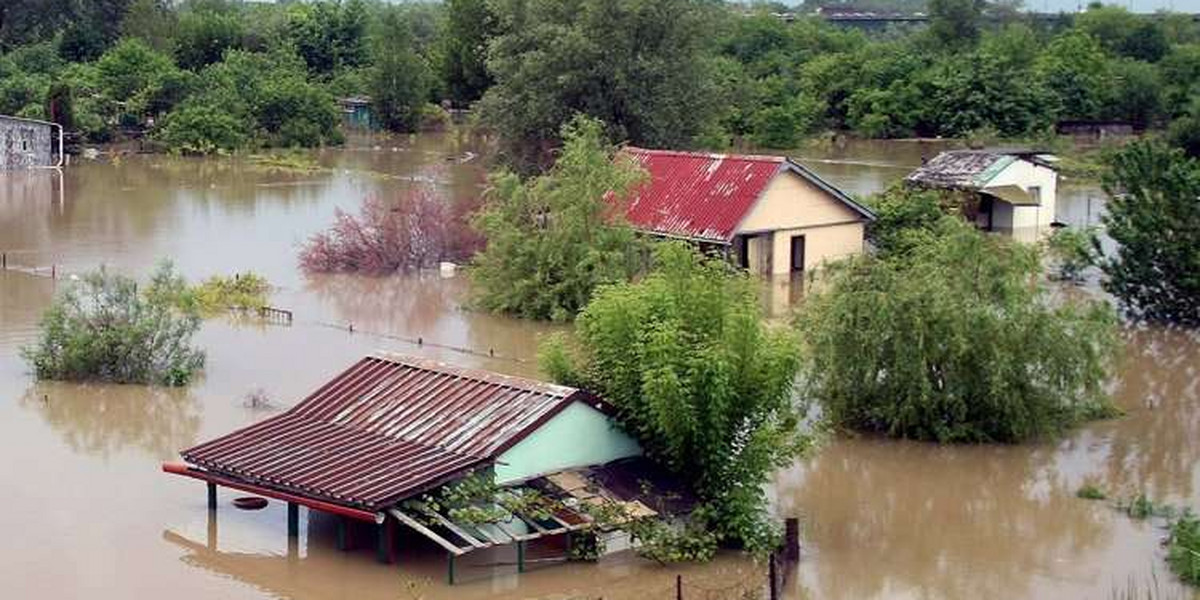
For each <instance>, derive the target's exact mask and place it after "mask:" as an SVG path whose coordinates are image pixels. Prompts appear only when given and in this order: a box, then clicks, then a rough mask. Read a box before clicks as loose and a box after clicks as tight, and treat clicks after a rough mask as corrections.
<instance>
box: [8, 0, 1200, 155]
mask: <svg viewBox="0 0 1200 600" xmlns="http://www.w3.org/2000/svg"><path fill="white" fill-rule="evenodd" d="M807 4H812V5H813V6H806V8H809V9H811V8H814V7H815V4H819V3H807ZM1010 4H1011V3H1005V2H983V1H981V0H934V1H931V2H928V3H927V9H926V10H927V12H928V13H929V14H930V15H931V21H930V23H929V25H928V26H923V27H909V28H904V29H894V30H888V31H883V32H873V33H867V32H863V31H859V30H854V29H844V28H839V27H837V26H834V25H830V24H828V23H825V22H823V21H821V20H819V18H817V17H806V16H803V15H802V16H801V18H799V19H798V20H797V21H795V22H792V23H787V22H784V21H782V20H780V19H778V18H776V17H774V16H772V15H770V14H769V13H767V12H766V10H765V8H767V7H764V9H762V10H751V9H747V8H745V7H740V6H732V5H728V4H725V3H721V2H715V1H713V0H667V1H659V0H655V1H650V0H630V1H628V2H618V3H596V2H584V1H583V0H512V1H503V2H502V1H497V0H490V1H489V0H453V1H450V2H446V3H403V4H390V3H385V2H381V1H380V0H317V1H314V2H292V3H275V4H272V3H242V2H232V1H229V0H185V1H183V2H180V3H170V2H166V1H164V0H103V1H98V2H87V3H77V2H70V1H68V0H11V1H10V2H6V3H4V8H3V9H2V10H3V12H0V52H3V56H2V57H0V114H19V115H23V116H29V117H50V118H53V119H55V120H58V121H60V122H63V123H64V124H66V125H68V126H69V127H71V128H74V129H78V130H79V131H81V132H83V133H85V134H86V135H87V137H88V138H89V139H91V140H94V141H103V140H106V139H110V138H112V137H114V136H116V135H119V134H121V133H123V132H125V131H126V130H127V129H130V128H133V129H137V128H142V127H146V126H149V125H151V124H153V126H152V127H150V129H151V131H152V132H153V135H154V136H155V137H157V138H158V139H160V140H161V141H162V142H164V143H165V144H166V145H167V146H168V147H170V148H173V149H175V150H178V151H185V152H212V151H226V150H233V149H238V148H244V147H248V146H264V145H281V146H291V145H301V146H311V145H319V144H328V143H336V142H337V141H338V140H339V136H338V133H337V131H336V129H335V127H334V125H336V122H337V115H338V113H337V110H336V109H335V105H334V98H335V97H338V96H348V95H369V96H371V97H372V98H373V99H374V101H375V107H374V108H375V116H376V118H377V122H378V123H379V124H382V125H383V126H385V127H387V128H389V129H394V130H397V131H413V130H415V129H417V128H420V127H422V126H423V124H425V123H428V122H431V121H432V122H434V123H436V122H438V121H440V119H441V117H439V116H438V110H439V109H438V108H437V107H436V103H438V102H441V101H443V100H444V101H448V102H449V103H450V104H452V105H455V106H458V107H467V106H471V105H472V103H475V102H477V101H481V103H480V104H479V107H480V108H481V110H480V111H479V113H480V121H479V123H480V125H482V126H483V127H485V128H486V129H488V130H490V131H493V132H494V133H495V134H496V137H497V139H498V141H499V142H500V146H501V149H502V150H504V156H505V157H506V158H507V159H508V161H509V163H510V164H511V165H513V166H515V167H517V168H519V169H521V170H522V171H525V170H528V169H529V168H530V167H533V166H545V165H546V164H548V163H549V162H550V161H549V157H550V156H551V152H550V151H551V150H552V149H553V148H555V147H557V145H558V144H559V143H560V142H561V138H560V131H561V127H562V126H563V125H564V124H565V123H566V122H567V121H569V120H570V119H571V118H572V116H573V115H574V114H576V113H583V114H586V115H589V116H592V117H595V118H598V119H600V120H602V121H603V122H604V123H605V128H606V134H607V135H608V137H609V139H610V141H614V142H616V141H626V140H627V141H631V142H633V143H636V144H643V145H649V146H672V147H709V148H720V147H724V146H728V145H730V144H734V143H739V144H750V145H754V146H760V147H762V146H766V147H777V148H791V147H795V146H796V145H797V144H799V143H800V142H801V141H802V140H803V138H804V137H805V136H809V135H813V134H816V133H818V132H821V131H828V130H833V131H850V132H853V133H855V134H858V135H862V136H869V137H908V136H955V137H965V136H996V135H999V136H1009V137H1012V136H1042V135H1044V134H1046V133H1047V132H1049V131H1050V130H1051V129H1052V126H1053V125H1054V123H1056V122H1058V121H1061V120H1098V119H1117V120H1126V121H1129V122H1132V123H1134V124H1135V125H1137V126H1139V127H1153V128H1163V129H1166V130H1168V131H1169V133H1170V137H1171V139H1172V140H1173V141H1174V142H1175V143H1176V144H1177V145H1179V146H1181V147H1183V148H1185V149H1187V150H1188V151H1189V152H1191V153H1192V154H1195V153H1197V152H1198V151H1200V104H1198V102H1200V101H1198V100H1197V98H1198V97H1200V89H1198V87H1197V86H1200V28H1198V27H1197V25H1196V24H1195V23H1194V22H1192V21H1191V20H1189V19H1187V18H1186V17H1184V16H1183V15H1167V16H1160V17H1156V18H1153V19H1151V18H1147V17H1145V16H1139V15H1134V14H1131V13H1128V12H1126V11H1125V10H1124V9H1122V8H1119V7H1116V6H1095V7H1092V8H1090V9H1088V10H1086V11H1085V12H1083V13H1080V14H1078V15H1077V16H1071V15H1066V16H1064V18H1063V19H1061V20H1059V21H1034V20H1032V19H1029V18H1028V17H1026V16H1024V15H1023V14H1022V13H1019V12H1017V11H1015V10H1012V7H1011V6H1010Z"/></svg>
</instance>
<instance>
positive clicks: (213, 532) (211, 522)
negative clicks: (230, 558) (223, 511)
mask: <svg viewBox="0 0 1200 600" xmlns="http://www.w3.org/2000/svg"><path fill="white" fill-rule="evenodd" d="M207 534H208V539H206V540H205V542H206V544H205V545H207V546H208V549H209V550H211V551H213V552H216V551H217V513H216V511H209V512H208V531H207Z"/></svg>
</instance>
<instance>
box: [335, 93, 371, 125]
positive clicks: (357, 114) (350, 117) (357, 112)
mask: <svg viewBox="0 0 1200 600" xmlns="http://www.w3.org/2000/svg"><path fill="white" fill-rule="evenodd" d="M337 104H338V110H340V111H341V112H342V124H343V125H345V126H347V127H351V128H355V129H371V128H373V127H374V120H373V116H372V113H371V97H370V96H347V97H345V98H338V99H337Z"/></svg>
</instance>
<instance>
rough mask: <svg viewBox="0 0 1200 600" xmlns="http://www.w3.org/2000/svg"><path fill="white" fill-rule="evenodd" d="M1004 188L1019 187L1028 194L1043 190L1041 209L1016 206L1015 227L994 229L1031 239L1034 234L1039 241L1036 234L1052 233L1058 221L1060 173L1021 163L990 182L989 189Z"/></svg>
mask: <svg viewBox="0 0 1200 600" xmlns="http://www.w3.org/2000/svg"><path fill="white" fill-rule="evenodd" d="M1002 185H1015V186H1018V187H1020V188H1021V189H1023V190H1025V191H1026V192H1028V191H1029V189H1030V188H1031V187H1034V186H1037V187H1039V188H1041V192H1040V195H1041V206H1014V207H1012V221H1011V224H1010V223H1004V224H1003V225H1002V224H1001V223H998V222H993V226H994V227H996V228H998V229H999V228H1003V229H1009V230H1011V231H1012V233H1013V235H1014V237H1029V236H1030V234H1034V235H1033V237H1036V233H1038V232H1045V231H1048V229H1049V227H1050V224H1051V223H1053V222H1054V220H1055V214H1054V212H1055V208H1056V204H1057V199H1058V173H1056V172H1055V171H1054V170H1053V169H1050V168H1047V167H1043V166H1041V165H1037V164H1034V163H1031V162H1029V161H1027V160H1017V161H1013V163H1012V164H1011V165H1009V166H1008V167H1006V168H1005V169H1004V170H1003V171H1000V172H999V173H997V174H996V176H995V177H993V178H992V179H991V180H990V181H988V182H987V187H998V186H1002ZM997 204H1000V202H998V203H997ZM1005 220H1007V219H1005Z"/></svg>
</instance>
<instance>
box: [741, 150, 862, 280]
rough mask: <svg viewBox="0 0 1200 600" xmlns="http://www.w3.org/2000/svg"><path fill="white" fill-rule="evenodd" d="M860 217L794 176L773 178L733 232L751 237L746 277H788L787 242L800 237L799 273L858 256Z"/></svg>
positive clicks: (789, 252) (789, 254) (789, 244)
mask: <svg viewBox="0 0 1200 600" xmlns="http://www.w3.org/2000/svg"><path fill="white" fill-rule="evenodd" d="M864 225H865V224H864V220H863V217H862V215H860V214H859V213H858V212H856V211H855V210H854V209H852V208H850V207H848V206H846V205H845V204H843V203H842V202H841V201H839V200H837V199H836V198H833V197H832V196H830V195H829V193H828V192H826V191H824V190H822V189H821V188H819V187H817V186H816V185H813V184H812V183H811V182H809V181H808V180H806V179H804V178H803V177H801V176H800V175H797V174H796V173H793V172H790V171H786V172H783V173H781V174H780V175H779V176H777V177H776V178H775V179H774V180H773V181H772V182H771V183H770V184H769V185H768V186H767V189H766V190H765V191H764V192H763V197H762V198H761V199H759V202H758V204H757V205H756V206H755V207H754V209H753V210H752V211H751V212H750V214H749V215H747V216H746V218H745V220H743V221H742V223H741V225H740V226H739V227H738V232H737V233H738V234H739V235H746V236H754V237H751V238H750V240H749V243H748V244H747V255H748V257H749V260H748V264H749V267H750V271H751V272H753V273H759V274H763V275H787V274H788V273H790V272H791V268H792V264H791V263H792V238H793V237H794V236H798V235H803V236H804V269H805V270H810V269H813V268H816V267H818V266H820V265H821V263H823V262H827V261H831V260H835V259H838V258H842V257H845V256H850V255H853V254H858V253H860V252H862V251H863V245H864V243H865V242H864V239H865V231H864Z"/></svg>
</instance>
